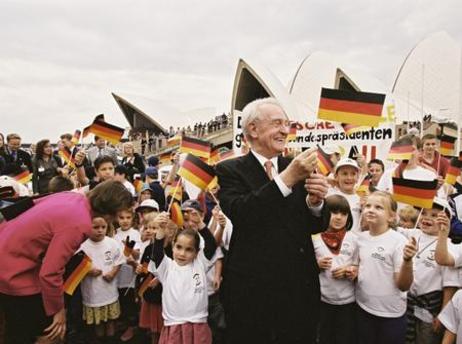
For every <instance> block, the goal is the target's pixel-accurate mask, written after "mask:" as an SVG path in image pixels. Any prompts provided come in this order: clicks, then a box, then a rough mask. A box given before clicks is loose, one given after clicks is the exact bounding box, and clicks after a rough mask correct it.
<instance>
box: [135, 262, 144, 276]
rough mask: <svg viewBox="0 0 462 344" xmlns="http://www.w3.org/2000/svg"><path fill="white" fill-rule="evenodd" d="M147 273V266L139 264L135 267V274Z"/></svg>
mask: <svg viewBox="0 0 462 344" xmlns="http://www.w3.org/2000/svg"><path fill="white" fill-rule="evenodd" d="M145 273H146V267H145V266H144V265H143V264H138V265H137V266H136V268H135V274H137V275H142V274H145Z"/></svg>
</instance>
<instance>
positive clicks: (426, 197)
mask: <svg viewBox="0 0 462 344" xmlns="http://www.w3.org/2000/svg"><path fill="white" fill-rule="evenodd" d="M437 185H438V181H437V180H436V179H435V180H432V181H423V180H412V179H404V178H397V177H393V194H392V196H393V199H394V200H395V201H396V202H402V203H406V204H410V205H412V206H415V207H419V208H427V209H429V208H431V207H432V204H433V198H434V197H435V196H436V191H437V190H436V188H437Z"/></svg>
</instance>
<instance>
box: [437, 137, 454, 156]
mask: <svg viewBox="0 0 462 344" xmlns="http://www.w3.org/2000/svg"><path fill="white" fill-rule="evenodd" d="M456 139H457V138H456V137H452V136H447V135H443V136H441V137H440V154H441V155H445V156H453V155H454V149H455V141H456Z"/></svg>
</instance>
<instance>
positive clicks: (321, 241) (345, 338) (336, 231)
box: [312, 195, 357, 344]
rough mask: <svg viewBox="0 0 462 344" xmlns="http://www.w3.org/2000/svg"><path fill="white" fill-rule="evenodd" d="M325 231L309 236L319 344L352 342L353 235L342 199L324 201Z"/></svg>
mask: <svg viewBox="0 0 462 344" xmlns="http://www.w3.org/2000/svg"><path fill="white" fill-rule="evenodd" d="M325 210H326V211H325V213H326V215H327V218H326V220H325V222H326V223H328V228H327V230H326V231H325V232H322V233H320V234H316V235H313V236H312V240H313V246H314V251H315V254H316V259H317V261H318V265H319V268H320V269H321V273H320V274H319V280H320V283H321V308H320V314H321V316H320V323H319V341H320V343H323V344H330V343H332V344H335V343H346V344H349V343H351V344H354V343H356V323H355V309H356V307H355V287H354V283H353V280H354V279H355V278H356V276H357V266H356V265H357V258H356V245H357V234H356V233H354V232H352V231H350V229H351V226H352V224H353V217H352V215H351V211H350V206H349V204H348V201H347V200H346V199H345V197H343V196H341V195H331V196H328V197H327V198H326V199H325Z"/></svg>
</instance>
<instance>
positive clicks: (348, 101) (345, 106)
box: [318, 88, 385, 127]
mask: <svg viewBox="0 0 462 344" xmlns="http://www.w3.org/2000/svg"><path fill="white" fill-rule="evenodd" d="M384 101H385V95H384V94H379V93H367V92H351V91H345V90H334V89H330V88H323V89H322V91H321V100H320V102H319V110H318V118H319V119H324V120H328V121H333V122H341V123H347V124H354V125H362V126H368V127H376V126H378V125H379V124H380V122H381V118H382V108H383V103H384Z"/></svg>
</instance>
